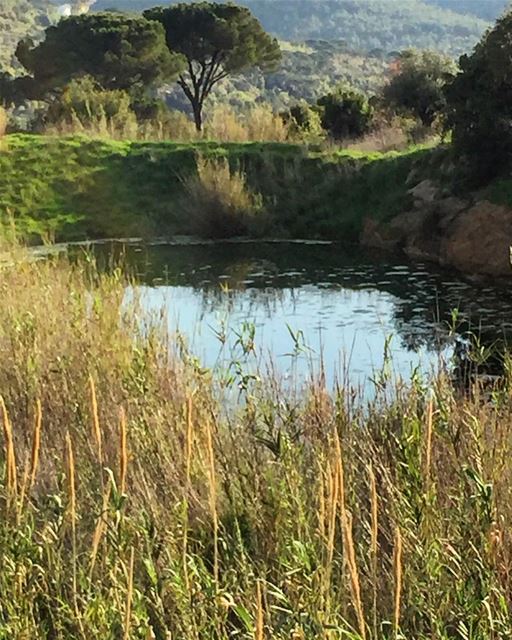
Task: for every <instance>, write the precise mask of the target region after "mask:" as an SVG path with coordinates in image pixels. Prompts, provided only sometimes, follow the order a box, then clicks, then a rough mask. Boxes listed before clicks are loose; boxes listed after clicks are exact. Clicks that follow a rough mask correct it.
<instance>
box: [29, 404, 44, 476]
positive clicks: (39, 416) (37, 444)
mask: <svg viewBox="0 0 512 640" xmlns="http://www.w3.org/2000/svg"><path fill="white" fill-rule="evenodd" d="M42 423H43V411H42V408H41V400H39V399H37V401H36V417H35V422H34V435H33V438H32V452H31V455H30V485H29V487H30V489H32V487H33V486H34V484H35V482H36V475H37V469H38V466H39V451H40V448H41V427H42Z"/></svg>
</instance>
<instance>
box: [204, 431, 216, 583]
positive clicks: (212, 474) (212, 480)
mask: <svg viewBox="0 0 512 640" xmlns="http://www.w3.org/2000/svg"><path fill="white" fill-rule="evenodd" d="M206 443H207V448H208V467H209V473H208V480H209V485H210V509H211V516H212V523H213V577H214V580H215V585H216V587H217V588H218V585H219V520H218V514H217V478H216V471H215V452H214V449H213V435H212V427H211V424H210V421H209V420H207V421H206Z"/></svg>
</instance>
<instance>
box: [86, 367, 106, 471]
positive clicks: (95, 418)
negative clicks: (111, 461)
mask: <svg viewBox="0 0 512 640" xmlns="http://www.w3.org/2000/svg"><path fill="white" fill-rule="evenodd" d="M89 389H90V393H91V412H92V435H93V438H94V442H95V444H96V451H97V455H98V462H99V463H100V465H102V464H103V438H102V435H101V427H100V418H99V413H98V399H97V396H96V384H95V382H94V378H93V377H92V375H90V376H89Z"/></svg>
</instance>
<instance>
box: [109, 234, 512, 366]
mask: <svg viewBox="0 0 512 640" xmlns="http://www.w3.org/2000/svg"><path fill="white" fill-rule="evenodd" d="M112 250H114V252H117V254H120V253H121V252H123V253H124V255H125V257H126V260H127V261H128V263H129V264H130V265H131V266H132V267H133V269H134V271H135V272H136V273H137V277H138V279H139V281H140V283H141V286H142V287H143V292H144V296H145V300H146V304H147V305H148V306H149V307H154V306H158V305H162V304H165V305H167V306H168V308H169V310H170V317H171V321H172V323H173V326H176V327H179V328H180V330H182V331H184V332H185V333H186V334H187V335H188V336H189V338H190V341H191V343H192V345H193V347H194V349H195V350H196V351H197V352H198V355H199V356H201V357H203V358H204V359H205V360H206V361H207V363H208V364H212V362H218V359H219V341H218V339H217V338H218V335H219V333H218V332H219V331H220V330H222V331H225V335H226V336H228V337H227V339H226V342H227V343H228V346H229V343H230V340H231V346H232V344H233V342H234V340H235V338H234V335H235V334H234V333H233V332H234V331H235V329H236V328H237V326H240V325H241V324H242V323H243V322H244V321H250V322H254V323H255V324H256V329H257V331H256V340H257V342H258V346H259V347H260V349H261V351H264V352H271V353H272V354H273V355H274V356H280V355H282V354H283V353H288V352H289V348H290V340H291V336H290V329H291V330H292V331H299V330H302V331H303V332H304V336H305V341H306V342H307V343H308V344H309V346H311V348H312V352H313V353H316V354H320V352H322V354H323V357H324V359H325V361H326V362H327V363H330V364H331V365H332V363H334V362H335V361H339V360H340V358H341V357H342V354H344V357H345V358H346V357H350V359H351V369H352V370H353V371H355V372H356V373H359V374H362V375H363V376H369V375H371V373H372V371H373V369H374V368H375V367H379V366H381V364H382V361H383V352H384V349H385V340H386V337H387V336H389V335H390V334H394V336H395V339H394V342H393V349H392V355H393V360H394V364H395V366H396V367H397V369H398V371H399V373H401V374H403V375H408V374H409V372H410V370H411V368H413V367H415V366H417V365H418V364H423V365H426V366H430V365H431V364H432V363H433V362H435V360H436V358H437V356H438V354H439V353H441V352H444V353H446V352H447V349H449V345H450V343H451V341H452V337H450V325H451V323H452V311H453V309H455V308H457V309H458V310H459V316H458V325H457V327H458V331H459V333H461V334H462V333H464V332H467V331H468V330H473V331H475V332H476V333H478V334H480V335H483V336H488V337H489V339H492V340H494V339H496V337H498V336H502V337H505V338H506V337H507V334H509V333H510V332H511V330H512V315H511V311H512V294H511V292H510V291H509V290H508V289H507V288H504V287H498V286H476V285H472V284H470V283H468V282H466V281H464V280H463V279H462V278H460V277H458V276H454V275H453V274H447V273H444V272H442V271H439V270H436V269H434V268H433V267H431V266H429V265H425V264H404V263H401V262H399V261H398V262H397V261H393V260H390V258H389V256H387V257H383V256H382V255H377V254H371V253H362V252H361V251H360V250H354V249H348V248H346V247H341V246H339V245H328V246H325V245H302V244H272V243H262V244H231V243H228V244H212V245H208V244H206V245H196V246H194V245H192V246H165V245H161V246H124V247H121V246H119V245H116V246H115V247H112V246H109V245H105V246H103V247H102V248H98V249H97V251H98V259H99V260H100V262H106V261H107V260H108V259H110V258H109V257H108V256H111V252H112ZM230 332H231V338H229V334H230ZM216 336H217V338H216ZM347 354H348V355H347Z"/></svg>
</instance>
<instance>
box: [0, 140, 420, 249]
mask: <svg viewBox="0 0 512 640" xmlns="http://www.w3.org/2000/svg"><path fill="white" fill-rule="evenodd" d="M198 153H200V154H201V155H203V156H204V157H206V158H208V157H219V156H224V157H227V158H228V160H229V162H230V164H231V165H232V166H233V167H234V168H235V167H236V168H238V167H240V168H241V169H242V171H244V172H245V173H246V174H247V179H248V185H249V186H250V188H251V189H252V190H253V191H254V192H256V193H259V194H261V196H262V198H263V202H264V204H265V208H266V209H267V211H268V214H269V219H270V222H271V226H270V233H272V234H274V235H281V236H295V237H310V238H330V239H346V240H354V239H356V238H357V236H358V233H359V231H360V229H361V225H362V221H363V219H364V218H365V217H366V216H374V217H376V218H378V219H387V218H390V217H392V216H393V215H395V214H396V213H399V212H400V211H402V210H403V209H404V208H405V207H406V206H407V204H408V201H409V199H408V196H407V187H406V185H405V180H406V177H407V175H408V173H409V171H410V170H411V168H412V167H413V166H415V165H416V164H417V163H422V162H424V161H425V160H427V159H428V157H429V154H430V153H431V152H430V151H429V149H426V148H414V149H411V150H409V151H407V152H403V153H396V152H394V153H388V154H379V153H373V154H363V153H360V152H347V151H338V152H326V151H322V150H320V149H318V148H317V149H311V150H308V149H307V148H305V147H302V146H300V145H294V144H285V143H230V144H221V143H217V142H198V143H174V142H166V143H151V142H127V141H126V142H117V141H107V140H92V139H88V138H85V137H79V136H76V137H70V138H58V137H42V136H33V135H11V136H7V137H5V138H4V139H3V142H2V148H1V150H0V174H1V176H2V179H1V181H0V220H3V221H4V223H7V222H8V221H9V219H11V218H12V219H14V221H15V223H16V227H17V228H18V229H19V230H20V231H21V232H22V233H28V234H30V235H32V236H33V237H37V236H43V237H49V238H53V237H55V238H57V239H59V240H70V239H83V238H98V237H115V236H124V237H127V236H139V235H140V236H166V235H169V234H175V233H180V234H187V233H190V231H191V229H190V228H189V225H188V220H187V216H186V215H184V214H183V210H182V202H183V197H184V189H183V180H184V179H185V178H186V177H188V176H190V175H191V174H193V173H194V172H195V171H196V159H197V154H198Z"/></svg>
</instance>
